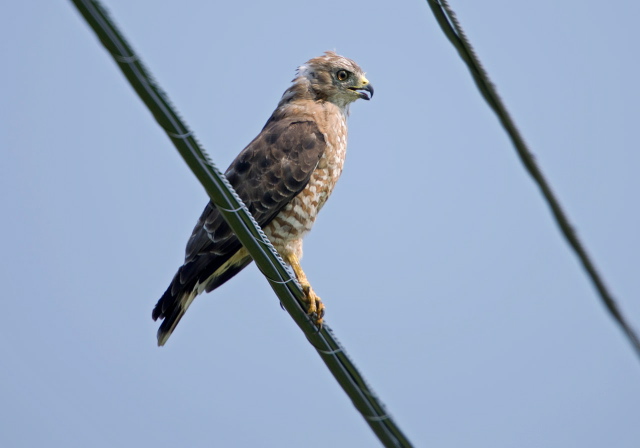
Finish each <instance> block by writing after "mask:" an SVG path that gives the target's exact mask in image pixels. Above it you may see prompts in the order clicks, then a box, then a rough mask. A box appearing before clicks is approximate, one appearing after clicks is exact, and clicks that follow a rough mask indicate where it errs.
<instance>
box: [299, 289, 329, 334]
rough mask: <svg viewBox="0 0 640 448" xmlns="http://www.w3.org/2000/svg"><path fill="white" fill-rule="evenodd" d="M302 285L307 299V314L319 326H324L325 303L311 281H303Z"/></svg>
mask: <svg viewBox="0 0 640 448" xmlns="http://www.w3.org/2000/svg"><path fill="white" fill-rule="evenodd" d="M301 286H302V291H303V292H304V295H305V299H306V301H307V314H308V315H309V316H311V318H312V319H314V320H315V323H316V325H317V326H319V327H322V318H323V317H324V303H322V300H320V297H318V295H317V294H316V293H315V292H314V291H313V289H312V288H311V285H310V284H309V283H302V284H301Z"/></svg>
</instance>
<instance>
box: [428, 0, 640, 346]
mask: <svg viewBox="0 0 640 448" xmlns="http://www.w3.org/2000/svg"><path fill="white" fill-rule="evenodd" d="M427 3H428V4H429V6H430V7H431V10H432V11H433V14H434V16H435V17H436V20H437V21H438V23H439V24H440V27H441V28H442V31H443V32H444V34H445V35H446V36H447V38H448V39H449V41H450V42H451V43H452V44H453V46H454V47H455V48H456V50H458V53H459V54H460V57H461V58H462V60H463V61H464V62H465V63H466V64H467V67H468V68H469V71H470V72H471V76H472V77H473V80H474V81H475V83H476V85H477V86H478V89H479V90H480V93H481V94H482V96H483V97H484V99H485V100H486V101H487V103H489V106H490V107H491V108H492V109H493V111H494V112H495V113H496V115H497V116H498V120H500V123H501V124H502V126H503V127H504V129H505V130H506V131H507V134H508V135H509V138H510V139H511V141H512V142H513V145H514V146H515V148H516V151H517V153H518V155H519V156H520V160H521V161H522V163H523V164H524V166H525V168H526V170H527V172H528V173H529V174H530V175H531V177H533V180H534V182H535V183H536V184H537V185H538V187H539V188H540V190H541V192H542V196H543V197H544V199H545V201H546V202H547V204H548V205H549V208H550V209H551V213H552V214H553V217H554V219H555V221H556V224H557V225H558V227H559V228H560V232H561V233H562V235H563V236H564V237H565V239H566V240H567V242H568V243H569V246H570V247H571V248H572V249H573V251H574V252H575V254H576V256H577V257H578V259H579V260H580V262H581V263H582V266H583V267H584V269H585V271H586V272H587V276H588V277H589V279H590V280H591V282H592V283H593V285H594V286H595V288H596V290H597V292H598V294H599V295H600V299H601V300H602V303H603V304H604V306H605V308H606V309H607V310H608V311H609V313H610V314H611V316H613V319H614V320H615V321H616V323H618V325H619V326H620V327H621V328H622V331H623V332H624V334H625V335H626V337H627V339H628V340H629V343H631V346H632V347H633V349H634V350H635V352H636V354H637V355H638V357H640V339H639V338H638V336H637V334H636V333H635V332H634V330H633V328H632V327H631V325H630V324H629V323H627V320H626V319H625V317H624V315H623V314H622V312H621V311H620V309H619V307H618V305H617V303H616V301H615V299H614V298H613V295H612V294H611V293H610V292H609V290H608V288H607V287H606V285H605V283H604V279H603V278H602V276H601V275H600V274H599V273H598V271H597V269H596V267H595V263H594V262H593V261H592V260H591V258H590V257H589V255H588V253H587V251H586V249H585V247H584V246H583V245H582V243H581V242H580V240H579V239H578V235H577V234H576V232H575V230H574V227H573V226H572V225H571V223H570V222H569V218H568V217H567V214H566V213H565V212H564V210H563V209H562V207H561V206H560V202H559V201H558V199H557V198H556V196H555V194H554V193H553V190H552V189H551V186H550V185H549V183H548V182H547V180H546V179H545V177H544V175H543V174H542V171H541V170H540V168H539V167H538V164H537V163H536V161H535V159H534V157H533V154H532V153H531V151H530V150H529V148H528V146H527V144H526V143H525V141H524V139H523V137H522V135H521V134H520V132H519V131H518V128H517V127H516V124H515V122H514V121H513V119H512V118H511V115H509V112H508V111H507V108H506V107H505V105H504V103H503V102H502V99H501V98H500V96H499V95H498V92H497V91H496V88H495V87H494V85H493V83H492V82H491V80H490V79H489V75H488V74H487V72H486V71H485V69H484V68H483V67H482V64H481V63H480V60H479V59H478V56H477V55H476V53H475V51H474V50H473V47H472V46H471V43H470V42H469V39H468V38H467V36H466V35H465V33H464V30H463V29H462V26H461V25H460V22H459V21H458V19H457V17H456V15H455V13H454V12H453V10H452V9H451V7H450V6H449V3H448V2H447V0H427Z"/></svg>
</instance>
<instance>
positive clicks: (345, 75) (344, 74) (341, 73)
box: [336, 70, 349, 81]
mask: <svg viewBox="0 0 640 448" xmlns="http://www.w3.org/2000/svg"><path fill="white" fill-rule="evenodd" d="M348 77H349V72H348V71H346V70H338V72H337V73H336V78H338V81H344V80H345V79H347V78H348Z"/></svg>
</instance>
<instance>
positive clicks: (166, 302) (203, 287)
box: [151, 253, 252, 346]
mask: <svg viewBox="0 0 640 448" xmlns="http://www.w3.org/2000/svg"><path fill="white" fill-rule="evenodd" d="M251 261H252V260H251V258H250V257H249V256H248V255H245V254H244V253H240V254H237V258H236V256H234V257H231V259H230V260H228V262H226V263H224V264H223V265H222V266H220V267H217V269H216V270H215V272H213V273H210V272H211V271H209V273H207V271H205V270H203V271H201V273H200V275H198V276H196V275H193V276H188V277H187V278H186V282H185V272H184V271H185V267H186V268H192V264H186V265H184V266H182V267H181V268H180V269H179V270H178V272H177V273H176V275H175V276H174V277H173V281H172V282H171V284H170V285H169V287H168V288H167V290H166V291H165V293H164V294H163V295H162V297H161V298H160V300H158V303H157V304H156V306H155V307H154V308H153V312H152V313H151V317H152V318H153V320H158V319H161V320H162V323H161V324H160V328H158V345H159V346H163V345H164V344H165V343H166V342H167V340H168V339H169V336H171V333H173V330H175V328H176V326H177V325H178V322H180V319H182V316H184V313H186V312H187V309H188V308H189V306H190V305H191V303H192V302H193V300H194V299H195V298H196V296H198V294H200V293H201V292H203V291H206V292H211V291H213V290H214V289H216V288H217V287H219V286H220V285H222V284H223V283H225V282H226V281H227V280H229V279H230V278H232V277H233V276H235V275H236V274H237V273H238V272H240V271H241V270H242V269H244V268H245V267H246V266H247V265H248V264H249V263H251ZM201 277H202V278H201Z"/></svg>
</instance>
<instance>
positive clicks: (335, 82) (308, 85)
mask: <svg viewBox="0 0 640 448" xmlns="http://www.w3.org/2000/svg"><path fill="white" fill-rule="evenodd" d="M287 94H289V95H287ZM287 96H288V97H289V98H287ZM372 96H373V87H372V86H371V83H370V82H369V80H368V79H367V78H366V77H365V76H364V72H363V71H362V69H361V68H360V67H359V66H358V64H356V63H355V62H353V61H352V60H351V59H347V58H345V57H343V56H340V55H338V54H336V53H334V52H333V51H327V52H325V54H324V55H322V56H319V57H317V58H313V59H310V60H309V61H307V62H306V63H305V64H303V65H302V66H300V67H299V68H298V73H297V76H296V78H295V79H294V80H293V86H291V88H290V89H289V90H287V92H285V96H283V101H285V100H290V99H294V97H302V98H305V99H312V100H314V101H328V102H331V103H333V104H335V105H336V106H338V107H339V108H340V109H343V110H345V109H346V108H347V106H348V105H349V104H350V103H352V102H354V101H355V100H357V99H358V98H362V99H364V100H369V99H371V97H372Z"/></svg>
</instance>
